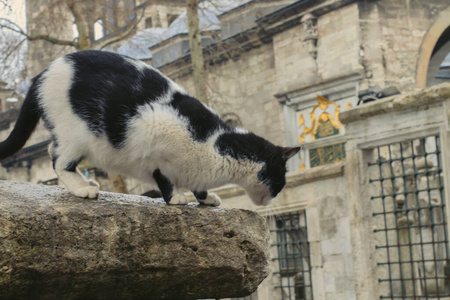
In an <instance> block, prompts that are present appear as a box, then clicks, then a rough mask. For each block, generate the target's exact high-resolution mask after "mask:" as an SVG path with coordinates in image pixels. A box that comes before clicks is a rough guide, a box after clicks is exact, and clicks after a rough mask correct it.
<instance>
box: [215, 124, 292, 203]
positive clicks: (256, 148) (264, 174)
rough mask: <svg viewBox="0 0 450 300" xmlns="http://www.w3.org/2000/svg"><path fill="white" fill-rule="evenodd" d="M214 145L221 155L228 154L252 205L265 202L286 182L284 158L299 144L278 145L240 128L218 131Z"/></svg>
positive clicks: (234, 171) (286, 159)
mask: <svg viewBox="0 0 450 300" xmlns="http://www.w3.org/2000/svg"><path fill="white" fill-rule="evenodd" d="M215 146H216V148H217V150H218V151H219V153H221V154H222V155H223V156H227V157H231V158H232V159H233V161H235V162H237V163H235V164H232V165H233V166H234V167H236V169H235V170H228V171H229V172H231V173H235V174H240V175H239V176H237V182H235V183H237V184H239V185H240V186H242V187H243V188H244V189H245V191H246V192H247V194H248V195H249V196H250V199H251V200H252V201H253V202H254V203H255V204H256V205H269V204H270V201H271V200H272V199H273V198H275V197H276V196H277V195H278V193H279V192H280V191H281V190H282V189H283V187H284V185H285V184H286V162H287V161H288V159H290V158H291V157H293V156H294V155H295V154H296V153H297V152H298V151H299V150H300V147H279V146H275V145H274V144H272V143H270V142H269V141H267V140H265V139H263V138H261V137H259V136H257V135H255V134H253V133H251V132H246V131H243V130H240V131H235V132H227V133H224V134H222V135H220V136H219V137H218V139H217V141H216V145H215Z"/></svg>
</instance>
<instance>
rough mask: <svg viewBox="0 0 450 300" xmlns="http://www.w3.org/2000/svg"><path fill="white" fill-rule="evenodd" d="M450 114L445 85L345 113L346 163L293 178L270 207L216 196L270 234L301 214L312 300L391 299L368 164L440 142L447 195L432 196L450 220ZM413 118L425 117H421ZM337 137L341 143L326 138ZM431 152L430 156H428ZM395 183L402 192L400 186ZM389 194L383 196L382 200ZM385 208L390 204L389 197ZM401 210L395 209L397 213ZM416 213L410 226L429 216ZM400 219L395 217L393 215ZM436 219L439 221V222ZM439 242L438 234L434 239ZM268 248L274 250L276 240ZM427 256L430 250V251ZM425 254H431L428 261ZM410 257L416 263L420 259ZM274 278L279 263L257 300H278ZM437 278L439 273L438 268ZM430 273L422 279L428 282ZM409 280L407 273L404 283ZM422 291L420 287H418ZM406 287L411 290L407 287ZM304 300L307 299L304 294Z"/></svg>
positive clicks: (396, 288)
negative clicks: (250, 213)
mask: <svg viewBox="0 0 450 300" xmlns="http://www.w3.org/2000/svg"><path fill="white" fill-rule="evenodd" d="M449 107H450V84H449V83H447V84H443V85H439V86H436V87H434V88H429V89H427V90H425V91H418V92H415V93H411V94H403V95H399V96H395V97H392V98H388V99H386V100H380V101H379V102H374V103H373V104H370V105H364V106H360V107H357V108H353V109H351V110H348V111H347V112H345V113H343V114H342V118H341V120H342V121H343V122H344V123H345V124H346V136H347V143H346V151H347V158H346V161H345V162H341V163H336V164H332V165H329V166H322V167H317V168H313V169H310V170H306V171H301V172H295V173H290V174H289V175H288V177H287V184H286V187H285V189H284V190H283V191H282V192H281V193H280V194H279V195H278V196H277V198H276V199H275V200H274V203H273V204H272V207H269V208H265V207H256V206H254V205H253V204H252V203H251V202H250V201H249V200H248V199H247V197H246V195H245V194H244V191H243V190H242V189H240V188H238V187H236V186H229V187H224V188H220V189H217V190H216V191H215V192H216V193H217V194H219V195H220V196H221V197H222V200H223V206H224V207H241V208H246V209H252V210H256V211H257V212H259V213H260V214H262V215H264V216H266V218H267V220H268V223H269V226H270V229H271V230H276V224H275V223H274V222H273V220H274V218H275V216H277V215H278V216H279V215H285V214H286V213H292V212H298V211H305V212H306V217H307V233H308V242H309V247H310V254H309V255H310V263H311V265H310V268H311V275H312V276H311V280H312V286H313V297H314V299H318V300H324V299H329V300H335V299H342V300H348V299H361V300H375V299H379V298H380V296H386V295H389V293H390V292H391V291H390V290H389V288H388V284H386V283H382V282H379V279H381V278H387V276H388V275H386V274H387V273H386V269H387V267H386V266H385V265H377V263H380V262H386V261H387V257H386V250H385V248H383V247H381V248H379V249H377V248H376V247H377V246H383V245H385V244H386V238H385V233H384V231H382V232H380V233H375V232H374V230H380V229H382V228H384V227H383V226H385V225H386V224H385V223H384V221H383V217H376V216H374V213H377V212H380V211H383V205H382V202H381V200H380V201H378V202H377V201H376V200H373V199H372V197H373V196H379V195H380V190H379V189H380V188H379V185H378V182H375V183H371V181H370V179H374V178H376V177H374V176H373V175H374V174H373V173H374V171H375V173H376V172H377V167H376V166H375V170H373V167H369V166H368V163H369V162H373V161H374V160H375V159H376V158H377V150H376V149H377V148H378V147H380V146H385V145H389V144H396V143H397V144H396V145H398V143H403V145H407V142H409V141H410V140H417V139H418V138H419V137H424V138H426V137H428V136H432V137H434V136H436V135H437V136H439V138H440V141H441V147H442V148H441V150H442V156H441V158H440V159H442V161H441V165H440V166H441V167H442V168H443V170H442V172H443V173H442V174H441V177H440V179H436V180H437V181H439V180H441V184H442V185H443V187H444V189H445V195H446V196H445V197H443V198H439V197H438V196H436V195H435V196H433V197H438V198H437V199H441V200H442V201H443V203H445V207H444V208H443V209H445V213H446V214H447V216H448V215H449V213H450V211H449V210H450V208H449V207H448V204H449V203H450V198H449V196H448V195H450V193H448V192H447V191H448V190H449V187H450V164H449V162H450V152H449V151H448V149H450V146H449V142H450V131H449V128H448V124H449V122H450V114H448V109H449ZM418 111H420V112H422V114H420V115H418V114H417V112H418ZM336 138H338V137H329V138H328V139H336ZM383 149H384V150H382V151H386V149H385V148H383ZM415 151H417V150H415ZM429 151H430V153H431V152H432V150H429ZM396 155H397V156H395V157H396V158H398V153H397V154H396ZM409 155H410V154H409ZM386 159H387V158H386ZM405 164H406V162H405ZM400 168H401V165H400ZM405 168H406V167H405ZM419 168H423V167H420V166H419V165H417V169H418V170H419ZM387 169H388V167H387ZM387 169H385V170H384V171H383V174H384V176H388V175H387V174H388V173H386V171H387ZM408 170H409V171H405V172H411V169H408ZM419 171H420V170H419ZM396 174H397V173H396ZM397 175H398V174H397ZM408 176H410V175H408ZM405 178H410V177H405ZM422 182H423V180H422ZM397 184H398V185H399V186H401V185H403V183H401V184H400V183H399V182H397V183H396V185H397ZM391 192H392V191H391ZM391 192H388V191H385V193H386V194H388V193H391ZM403 192H405V190H402V189H400V191H399V193H403ZM404 195H405V198H408V197H410V196H408V193H405V194H404ZM425 197H426V196H425ZM383 201H384V200H383ZM390 201H391V202H392V198H390ZM432 201H435V200H432ZM413 202H415V200H414V201H413ZM413 202H410V203H409V204H408V205H409V206H408V209H415V208H414V207H415V206H414V205H413ZM433 203H434V202H433ZM422 205H424V204H422ZM384 208H385V209H386V210H387V211H390V210H392V209H393V206H392V205H391V204H388V199H387V198H386V206H385V207H384ZM401 211H402V210H401V209H400V210H399V212H401ZM427 211H428V210H427ZM430 211H433V209H431V210H430ZM421 213H422V216H421V217H417V216H415V217H414V216H412V215H410V216H409V220H410V222H417V218H419V221H420V218H422V220H424V218H425V216H426V214H427V213H426V212H425V207H422V212H421ZM393 216H395V215H393ZM397 217H398V218H400V216H398V215H397ZM434 218H435V219H434V220H435V221H434V222H435V224H436V225H435V226H438V227H436V228H435V230H438V229H437V228H440V229H439V230H441V229H442V230H444V227H445V230H446V231H447V232H449V228H448V227H449V226H448V222H445V221H442V220H441V219H439V218H437V217H436V216H435V217H434ZM413 220H415V221H413ZM438 220H441V221H440V223H438ZM447 221H448V220H447ZM389 222H390V224H388V226H391V227H392V228H395V226H399V225H396V223H395V222H394V220H393V219H389ZM438 224H440V225H438ZM415 228H418V227H414V226H412V229H410V230H411V234H412V232H413V231H414V230H419V229H420V230H426V228H427V226H423V227H419V229H415ZM436 232H437V231H436ZM396 234H399V233H396ZM424 236H425V235H424ZM437 238H438V235H437V234H436V236H435V238H434V239H437ZM424 239H425V237H424ZM427 239H432V238H430V237H428V238H427ZM423 241H424V242H425V240H423ZM427 241H428V240H427ZM272 243H273V244H276V243H277V240H276V239H274V238H273V236H272ZM389 243H392V244H391V247H395V245H397V244H398V240H397V238H396V235H395V232H392V234H390V238H389ZM403 243H407V241H406V242H405V241H403ZM446 243H448V240H446ZM422 247H426V246H422ZM424 249H425V251H431V250H432V248H431V246H430V247H428V248H424ZM436 249H437V248H436ZM417 250H419V249H413V251H414V252H415V255H417V252H420V251H417ZM395 251H397V249H394V250H392V251H391V253H394V252H395ZM402 251H403V250H402ZM430 253H432V251H431V252H430ZM430 253H429V254H428V255H431V254H430ZM271 254H272V257H277V255H279V253H277V249H275V248H272V252H271ZM439 255H442V254H439ZM414 257H415V258H414V259H417V260H418V258H417V256H414ZM429 258H430V256H429ZM439 258H440V257H439ZM391 259H393V256H392V257H391ZM430 259H432V258H430ZM392 261H393V260H392ZM418 267H420V266H419V265H418ZM404 271H405V270H404ZM278 272H279V268H278V261H277V260H274V262H273V264H272V274H271V275H269V277H268V278H267V279H266V280H265V281H264V282H263V283H262V284H261V286H260V287H259V288H258V293H257V294H258V295H257V296H258V299H259V300H262V299H264V300H266V299H267V300H269V299H271V300H272V299H273V300H278V299H281V291H280V289H279V288H274V286H280V278H279V275H278V274H279V273H278ZM410 272H411V271H410ZM433 272H434V269H433ZM438 272H443V271H442V270H441V269H440V267H439V268H438ZM422 274H423V273H422ZM433 274H434V273H432V274H431V275H427V276H430V277H431V278H433V276H434V275H433ZM442 274H443V273H442ZM442 274H441V273H439V276H443V275H442ZM391 275H392V276H393V277H395V278H398V276H400V275H399V273H398V271H392V274H391ZM408 276H409V275H407V274H406V273H405V275H404V277H403V278H408ZM430 277H429V278H430ZM405 282H407V280H405ZM417 284H419V283H417ZM421 284H422V286H423V285H424V283H423V282H422V283H421ZM405 286H406V287H408V285H407V284H406V285H405ZM432 286H433V283H432V282H431V280H429V281H428V289H429V291H431V290H432ZM409 287H410V285H409ZM407 290H408V289H407ZM419 290H420V289H419V288H417V289H416V294H415V295H416V296H417V295H419V293H423V288H422V290H420V291H419ZM434 290H436V289H435V288H434ZM440 290H441V295H450V291H446V290H445V289H444V283H441V286H440ZM408 291H409V293H410V294H409V295H412V292H413V291H412V289H410V290H408ZM392 292H393V293H394V294H396V295H398V294H399V293H401V287H400V285H399V284H397V283H395V284H393V290H392ZM306 299H309V298H308V295H307V298H306Z"/></svg>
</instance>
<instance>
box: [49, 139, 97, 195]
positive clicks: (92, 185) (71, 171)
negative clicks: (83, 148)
mask: <svg viewBox="0 0 450 300" xmlns="http://www.w3.org/2000/svg"><path fill="white" fill-rule="evenodd" d="M49 152H51V154H50V155H51V157H52V162H53V169H54V170H55V173H56V175H58V178H59V179H60V180H61V181H62V182H63V183H64V185H65V186H66V187H67V188H68V189H69V191H70V192H71V193H72V194H73V195H75V196H77V197H81V198H97V197H98V193H99V184H98V183H97V182H95V181H94V180H86V179H84V176H83V175H82V174H81V173H80V171H79V170H78V169H77V165H78V164H79V162H80V161H81V160H82V159H83V157H82V156H80V157H77V158H73V157H69V156H65V155H61V156H58V155H57V154H56V153H55V145H52V146H50V147H49Z"/></svg>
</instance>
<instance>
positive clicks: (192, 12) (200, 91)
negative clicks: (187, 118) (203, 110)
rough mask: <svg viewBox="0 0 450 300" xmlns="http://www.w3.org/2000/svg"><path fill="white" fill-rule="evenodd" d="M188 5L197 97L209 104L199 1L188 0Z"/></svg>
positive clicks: (190, 43)
mask: <svg viewBox="0 0 450 300" xmlns="http://www.w3.org/2000/svg"><path fill="white" fill-rule="evenodd" d="M186 4H187V18H188V30H189V46H190V48H191V62H192V72H193V75H194V85H195V96H196V97H197V98H198V99H199V100H200V101H202V102H203V103H205V104H208V98H207V95H206V76H205V66H204V63H203V52H202V39H201V33H200V29H199V18H198V0H186Z"/></svg>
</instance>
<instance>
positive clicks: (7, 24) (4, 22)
mask: <svg viewBox="0 0 450 300" xmlns="http://www.w3.org/2000/svg"><path fill="white" fill-rule="evenodd" d="M0 22H1V23H0V28H5V29H8V30H11V31H13V32H16V33H19V34H21V35H23V36H24V37H26V38H27V39H28V40H29V41H36V40H44V41H48V42H50V43H53V44H56V45H61V46H72V47H75V48H77V49H79V44H78V43H77V42H76V41H73V40H72V41H70V40H61V39H58V38H55V37H52V36H50V35H48V34H28V33H26V32H25V31H24V30H23V29H22V28H21V27H20V26H19V25H17V24H16V23H14V22H12V21H11V20H8V19H5V18H0Z"/></svg>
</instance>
